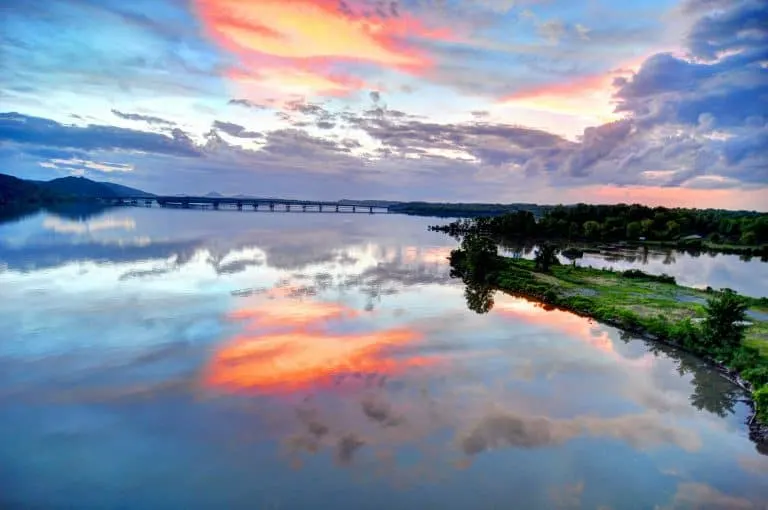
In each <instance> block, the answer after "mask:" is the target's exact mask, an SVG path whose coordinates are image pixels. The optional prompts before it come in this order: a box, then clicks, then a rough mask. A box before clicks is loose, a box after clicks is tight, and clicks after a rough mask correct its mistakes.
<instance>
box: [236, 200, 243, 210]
mask: <svg viewBox="0 0 768 510" xmlns="http://www.w3.org/2000/svg"><path fill="white" fill-rule="evenodd" d="M237 210H238V211H242V210H243V203H242V202H238V203H237Z"/></svg>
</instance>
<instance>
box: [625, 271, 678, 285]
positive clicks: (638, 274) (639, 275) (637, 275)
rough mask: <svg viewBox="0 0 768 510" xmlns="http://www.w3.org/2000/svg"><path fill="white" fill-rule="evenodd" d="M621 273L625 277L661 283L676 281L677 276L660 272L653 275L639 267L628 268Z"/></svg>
mask: <svg viewBox="0 0 768 510" xmlns="http://www.w3.org/2000/svg"><path fill="white" fill-rule="evenodd" d="M621 275H622V276H623V277H624V278H632V279H636V280H648V281H651V282H659V283H671V284H674V283H675V277H674V276H669V275H667V274H660V275H658V276H657V275H653V274H648V273H645V272H643V271H640V270H639V269H627V270H626V271H624V272H623V273H621Z"/></svg>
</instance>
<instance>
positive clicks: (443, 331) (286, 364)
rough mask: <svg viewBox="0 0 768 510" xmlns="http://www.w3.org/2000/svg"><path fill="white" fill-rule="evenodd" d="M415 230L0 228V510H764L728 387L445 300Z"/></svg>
mask: <svg viewBox="0 0 768 510" xmlns="http://www.w3.org/2000/svg"><path fill="white" fill-rule="evenodd" d="M433 222H434V221H433V220H431V219H428V218H427V219H421V218H410V217H404V216H384V215H382V216H369V215H336V214H324V215H319V214H301V213H297V214H269V213H263V214H262V213H238V212H225V211H220V212H206V211H181V210H160V209H141V208H124V209H116V210H112V211H108V212H106V213H104V214H101V215H97V216H93V217H90V218H87V219H85V220H84V221H80V220H78V219H73V218H65V217H60V216H54V215H44V214H39V215H36V216H31V217H28V218H26V219H23V220H21V221H18V222H15V223H5V224H3V225H0V289H2V301H0V508H131V509H176V508H190V509H197V508H200V509H208V508H232V509H241V508H242V509H298V508H326V507H331V506H332V507H334V508H337V509H341V510H347V509H349V510H358V509H363V508H366V509H368V508H370V509H379V508H381V509H393V508H415V509H423V508H440V509H460V508H461V509H464V508H466V509H473V510H474V509H502V508H503V509H516V508H520V509H539V508H541V509H549V508H585V509H587V508H588V509H598V508H601V509H608V508H610V509H614V510H616V509H624V508H632V509H634V508H637V509H652V508H664V509H667V508H676V509H677V508H679V509H682V508H686V509H689V508H728V509H741V508H745V509H747V508H752V509H764V508H768V506H766V504H767V503H768V457H767V456H764V455H761V454H760V453H758V451H757V450H756V448H755V445H754V444H752V443H751V442H750V441H749V440H748V438H747V437H746V427H745V426H744V420H745V418H746V416H747V413H748V409H747V407H746V405H745V404H744V403H743V402H742V401H741V399H742V398H743V394H742V393H741V392H740V391H739V390H738V389H737V388H736V387H734V386H732V385H730V384H729V383H727V382H725V381H724V380H722V379H721V378H719V377H718V376H717V375H715V374H714V373H713V372H711V371H710V370H708V369H707V368H705V367H703V366H701V364H700V363H697V362H696V361H695V360H693V359H691V358H689V357H686V356H683V355H680V354H678V353H675V352H666V351H668V350H664V349H659V348H655V349H654V348H653V347H652V346H649V345H647V344H646V343H644V342H642V341H640V340H636V339H632V338H624V337H622V335H621V334H620V333H619V332H618V331H617V330H615V329H613V328H609V327H605V326H601V325H598V324H594V323H591V322H589V321H587V320H585V319H582V318H579V317H576V316H573V315H570V314H567V313H564V312H557V311H546V310H544V309H543V308H540V307H538V306H536V305H535V304H533V303H530V302H527V301H524V300H520V299H515V298H511V297H508V296H504V295H499V294H497V295H496V297H495V306H494V308H493V309H492V310H491V312H490V313H488V314H487V315H477V314H475V313H473V312H470V311H469V310H467V308H466V304H465V298H464V289H463V286H462V285H461V283H460V282H458V281H456V280H452V279H451V278H450V276H449V271H448V267H447V263H446V261H445V257H446V256H447V254H448V252H449V251H450V250H451V248H453V247H454V241H453V240H451V239H450V238H448V237H447V236H443V235H440V234H435V233H430V232H427V231H426V226H427V225H428V224H430V223H433ZM678 260H679V259H678ZM718 260H719V259H717V258H716V259H712V262H711V263H713V264H717V263H719V261H718ZM724 260H727V261H726V262H724V267H726V268H727V271H729V274H733V275H738V274H744V275H745V277H744V278H745V279H744V280H739V282H740V283H738V285H749V284H750V283H749V281H748V280H749V273H750V272H751V271H750V270H745V269H744V266H743V265H744V262H741V261H739V260H738V259H737V258H736V259H730V258H729V259H724ZM700 261H706V262H708V261H709V260H708V259H707V258H706V257H702V258H700V259H697V260H696V262H700ZM694 267H702V266H694ZM706 267H708V266H706ZM750 267H752V266H750ZM692 270H696V269H692ZM712 274H713V272H712V271H711V270H703V271H702V272H701V273H697V274H696V278H698V280H699V281H700V282H701V283H702V284H714V285H718V283H717V281H716V280H712V281H710V280H711V279H712V278H714V277H713V276H712ZM763 275H764V273H763ZM753 277H754V275H753ZM728 283H729V284H730V286H731V287H736V288H738V285H737V284H735V283H734V282H733V281H730V280H729V281H728Z"/></svg>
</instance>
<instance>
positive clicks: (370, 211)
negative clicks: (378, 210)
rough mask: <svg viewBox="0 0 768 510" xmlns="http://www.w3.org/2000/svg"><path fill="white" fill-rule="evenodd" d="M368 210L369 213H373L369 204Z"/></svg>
mask: <svg viewBox="0 0 768 510" xmlns="http://www.w3.org/2000/svg"><path fill="white" fill-rule="evenodd" d="M368 212H369V213H370V214H373V206H370V207H369V208H368Z"/></svg>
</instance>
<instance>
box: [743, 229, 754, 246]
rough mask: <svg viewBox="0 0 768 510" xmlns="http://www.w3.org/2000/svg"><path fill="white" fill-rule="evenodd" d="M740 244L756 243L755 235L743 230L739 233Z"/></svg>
mask: <svg viewBox="0 0 768 510" xmlns="http://www.w3.org/2000/svg"><path fill="white" fill-rule="evenodd" d="M740 241H741V244H746V245H753V244H756V243H757V236H756V235H755V233H754V232H744V233H743V234H741V239H740Z"/></svg>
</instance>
